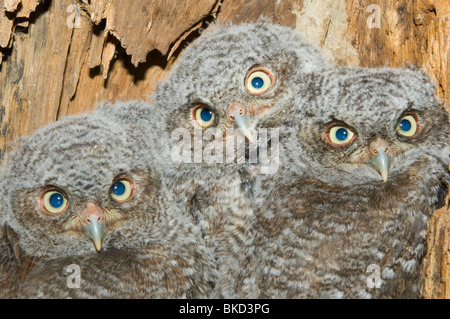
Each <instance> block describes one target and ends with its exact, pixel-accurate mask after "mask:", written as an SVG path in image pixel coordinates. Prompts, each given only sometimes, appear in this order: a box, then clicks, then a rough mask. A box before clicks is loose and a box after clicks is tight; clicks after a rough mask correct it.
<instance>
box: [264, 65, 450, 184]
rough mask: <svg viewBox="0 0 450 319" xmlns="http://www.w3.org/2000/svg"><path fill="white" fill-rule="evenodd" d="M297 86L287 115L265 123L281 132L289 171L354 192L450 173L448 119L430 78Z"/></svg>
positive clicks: (351, 71)
mask: <svg viewBox="0 0 450 319" xmlns="http://www.w3.org/2000/svg"><path fill="white" fill-rule="evenodd" d="M296 86H297V87H298V89H297V90H298V92H301V94H298V95H297V96H296V97H295V99H294V100H293V103H290V104H289V106H286V107H284V112H283V113H281V112H278V113H277V112H274V113H273V114H269V115H268V116H267V118H266V119H264V120H262V121H261V122H260V123H258V126H259V127H277V126H278V127H279V130H280V147H281V149H282V154H281V155H280V156H281V163H282V164H281V165H284V166H285V168H286V169H288V170H293V171H294V172H295V171H297V172H307V174H314V175H315V177H317V178H319V179H321V180H323V181H325V182H332V183H338V184H346V185H355V184H361V183H367V182H376V183H377V182H380V183H383V182H392V181H395V180H398V179H399V178H406V176H409V177H410V178H413V177H411V176H417V175H419V174H429V173H432V171H436V170H442V169H443V168H445V167H447V165H448V161H449V154H450V153H449V145H448V132H449V119H448V115H447V113H446V112H445V110H444V108H443V106H442V104H441V102H440V101H439V100H438V99H437V97H436V94H435V88H434V86H433V84H432V83H431V81H430V79H429V78H428V76H427V75H426V74H424V73H423V72H421V71H417V70H410V69H394V68H378V69H369V68H337V69H335V70H329V71H326V72H323V73H322V74H320V75H318V74H315V75H311V76H310V78H309V80H308V81H306V80H305V79H304V78H302V79H301V80H300V81H298V82H297V84H296ZM420 167H421V168H422V171H420V169H419V168H420ZM424 167H428V169H429V170H430V171H429V172H428V173H427V172H425V171H423V168H424ZM447 178H448V177H447Z"/></svg>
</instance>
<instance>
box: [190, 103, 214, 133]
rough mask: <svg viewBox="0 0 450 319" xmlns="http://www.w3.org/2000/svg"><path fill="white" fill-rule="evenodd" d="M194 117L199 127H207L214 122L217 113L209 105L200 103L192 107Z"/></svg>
mask: <svg viewBox="0 0 450 319" xmlns="http://www.w3.org/2000/svg"><path fill="white" fill-rule="evenodd" d="M192 118H193V120H194V123H195V124H196V125H197V126H198V127H200V128H201V129H205V128H208V127H210V126H211V125H213V124H214V120H215V119H216V114H215V113H214V112H213V111H212V110H211V109H210V108H208V107H207V106H205V105H201V104H200V105H196V106H194V107H193V108H192Z"/></svg>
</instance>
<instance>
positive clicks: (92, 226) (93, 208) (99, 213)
mask: <svg viewBox="0 0 450 319" xmlns="http://www.w3.org/2000/svg"><path fill="white" fill-rule="evenodd" d="M81 218H82V221H83V228H84V230H85V231H86V234H87V235H88V236H89V238H91V240H92V241H93V243H94V247H95V249H96V250H97V251H100V250H102V241H103V237H104V236H105V232H106V223H105V219H104V212H103V210H102V209H101V208H100V207H99V206H97V205H95V204H93V203H89V204H88V205H87V207H86V208H85V209H84V210H83V212H82V213H81Z"/></svg>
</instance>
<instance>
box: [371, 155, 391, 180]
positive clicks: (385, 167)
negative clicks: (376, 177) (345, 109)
mask: <svg viewBox="0 0 450 319" xmlns="http://www.w3.org/2000/svg"><path fill="white" fill-rule="evenodd" d="M372 165H373V166H375V168H376V169H377V170H378V171H379V172H380V174H381V178H382V179H383V182H386V181H387V178H388V174H389V157H388V156H387V154H386V153H385V152H384V151H380V152H379V154H378V156H377V157H375V158H374V159H373V160H372Z"/></svg>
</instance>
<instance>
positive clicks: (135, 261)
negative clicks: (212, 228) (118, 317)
mask: <svg viewBox="0 0 450 319" xmlns="http://www.w3.org/2000/svg"><path fill="white" fill-rule="evenodd" d="M141 136H142V133H141V132H139V130H138V129H137V128H133V129H131V128H129V127H123V126H120V125H117V123H116V122H113V121H108V120H106V119H105V118H104V117H100V116H97V114H95V113H93V114H83V115H79V116H71V117H66V118H65V119H63V120H61V121H57V122H55V123H53V124H50V125H48V126H46V127H44V128H41V129H40V130H38V131H36V132H35V133H34V134H33V135H32V136H30V137H26V138H23V140H21V141H20V143H19V145H18V147H17V149H16V150H15V151H14V152H13V153H12V154H10V156H9V158H8V162H7V166H6V170H5V173H4V175H3V176H2V180H3V181H4V182H5V183H4V186H5V189H6V196H4V197H2V198H3V203H2V214H5V215H6V225H5V227H3V229H2V230H3V231H4V233H3V234H2V244H1V245H2V246H1V248H2V250H1V252H0V254H1V260H2V266H1V268H0V269H15V270H14V273H15V274H14V278H15V280H10V281H8V282H2V283H1V287H0V291H1V294H2V295H3V296H5V295H6V296H7V297H13V298H186V297H187V298H202V297H203V298H204V297H208V295H209V291H210V290H211V288H212V287H211V282H213V281H214V278H213V276H214V263H213V260H212V258H210V257H211V256H210V255H209V253H208V251H207V250H206V249H205V247H204V244H203V243H202V240H201V238H200V236H199V229H198V226H196V225H194V224H193V223H192V222H191V221H190V220H189V219H188V218H186V216H185V214H183V211H182V210H181V209H179V208H178V207H177V205H176V203H175V201H174V198H173V196H172V195H171V192H170V191H169V190H168V189H167V188H166V186H165V182H164V180H163V178H162V172H161V163H160V159H159V155H158V154H157V153H156V152H154V151H153V150H152V147H151V144H149V143H147V142H148V141H150V140H151V137H150V136H147V137H146V139H140V138H139V137H141ZM5 210H6V212H5ZM11 262H12V263H13V265H11Z"/></svg>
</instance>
